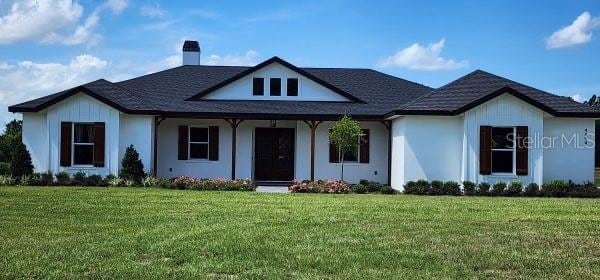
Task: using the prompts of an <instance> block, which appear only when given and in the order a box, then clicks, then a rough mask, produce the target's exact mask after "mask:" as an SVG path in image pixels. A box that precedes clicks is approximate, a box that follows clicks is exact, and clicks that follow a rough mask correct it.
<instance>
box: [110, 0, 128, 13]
mask: <svg viewBox="0 0 600 280" xmlns="http://www.w3.org/2000/svg"><path fill="white" fill-rule="evenodd" d="M128 4H129V1H128V0H107V1H106V3H105V4H104V5H105V7H106V8H108V9H109V10H110V11H111V12H112V13H113V14H116V15H118V14H120V13H121V12H122V11H123V10H125V8H127V5H128Z"/></svg>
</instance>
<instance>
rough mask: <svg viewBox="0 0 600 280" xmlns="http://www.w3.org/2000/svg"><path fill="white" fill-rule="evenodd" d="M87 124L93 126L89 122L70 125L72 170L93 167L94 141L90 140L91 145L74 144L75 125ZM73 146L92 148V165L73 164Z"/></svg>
mask: <svg viewBox="0 0 600 280" xmlns="http://www.w3.org/2000/svg"><path fill="white" fill-rule="evenodd" d="M81 124H84V125H85V124H87V125H92V127H93V126H94V123H91V122H73V123H72V124H71V167H74V168H88V167H94V149H95V148H96V147H95V146H94V140H93V139H92V143H76V142H75V125H81ZM75 145H79V146H92V164H75Z"/></svg>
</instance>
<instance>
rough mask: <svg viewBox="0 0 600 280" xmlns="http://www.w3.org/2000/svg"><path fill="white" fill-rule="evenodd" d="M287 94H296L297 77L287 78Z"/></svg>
mask: <svg viewBox="0 0 600 280" xmlns="http://www.w3.org/2000/svg"><path fill="white" fill-rule="evenodd" d="M287 95H288V96H298V79H296V78H290V79H287Z"/></svg>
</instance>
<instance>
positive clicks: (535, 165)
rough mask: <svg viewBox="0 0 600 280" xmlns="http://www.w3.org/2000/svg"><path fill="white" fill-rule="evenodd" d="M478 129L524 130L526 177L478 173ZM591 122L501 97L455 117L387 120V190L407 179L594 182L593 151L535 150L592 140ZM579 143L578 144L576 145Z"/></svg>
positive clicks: (397, 186) (551, 148) (510, 97)
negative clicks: (553, 141)
mask: <svg viewBox="0 0 600 280" xmlns="http://www.w3.org/2000/svg"><path fill="white" fill-rule="evenodd" d="M480 126H511V127H515V126H527V127H528V136H529V137H531V138H532V141H533V143H532V144H530V148H529V149H528V174H527V175H523V176H517V175H507V174H491V175H481V174H480V173H479V143H480V139H479V130H480ZM593 133H594V120H593V119H573V118H556V117H553V116H551V115H549V114H547V113H545V112H543V111H542V110H540V109H538V108H536V107H534V106H532V105H530V104H528V103H526V102H524V101H523V100H521V99H519V98H517V97H514V96H512V95H510V94H503V95H500V96H498V97H496V98H494V99H492V100H490V101H488V102H485V103H483V104H481V105H479V106H477V107H475V108H473V109H471V110H469V111H467V112H465V113H464V114H462V115H460V116H449V117H434V116H399V117H397V118H395V119H394V120H393V121H392V135H393V144H392V145H393V149H392V153H393V155H392V186H393V187H394V188H395V189H399V190H401V189H402V188H403V185H404V183H406V182H407V181H411V180H419V179H425V180H429V181H431V180H444V181H446V180H452V181H456V182H462V181H465V180H468V181H472V182H475V183H480V182H488V183H490V184H494V183H496V182H498V181H503V182H512V181H520V182H522V183H523V184H529V183H532V182H534V183H537V184H540V185H541V184H542V183H543V182H547V181H550V180H556V179H560V180H573V181H575V182H578V183H582V182H586V181H593V179H594V149H593V147H587V148H580V147H578V148H576V147H574V146H573V145H570V146H561V147H558V146H553V147H550V148H545V147H543V146H542V145H540V141H541V140H540V139H542V138H543V137H560V136H561V135H568V136H569V137H572V135H578V136H577V139H578V140H579V141H580V142H584V141H585V139H586V138H585V137H586V136H587V139H588V140H590V141H593ZM581 144H582V143H580V145H581Z"/></svg>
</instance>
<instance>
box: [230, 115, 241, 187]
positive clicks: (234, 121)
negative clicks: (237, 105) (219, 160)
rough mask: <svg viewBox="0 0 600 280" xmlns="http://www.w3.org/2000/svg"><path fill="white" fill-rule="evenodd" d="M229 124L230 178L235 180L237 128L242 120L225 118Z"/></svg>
mask: <svg viewBox="0 0 600 280" xmlns="http://www.w3.org/2000/svg"><path fill="white" fill-rule="evenodd" d="M225 121H226V122H227V123H229V125H230V126H231V180H235V157H236V156H235V154H236V147H237V128H238V126H239V125H240V123H242V122H243V121H244V120H240V119H225Z"/></svg>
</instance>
